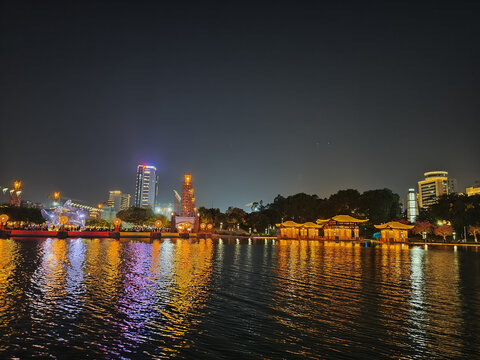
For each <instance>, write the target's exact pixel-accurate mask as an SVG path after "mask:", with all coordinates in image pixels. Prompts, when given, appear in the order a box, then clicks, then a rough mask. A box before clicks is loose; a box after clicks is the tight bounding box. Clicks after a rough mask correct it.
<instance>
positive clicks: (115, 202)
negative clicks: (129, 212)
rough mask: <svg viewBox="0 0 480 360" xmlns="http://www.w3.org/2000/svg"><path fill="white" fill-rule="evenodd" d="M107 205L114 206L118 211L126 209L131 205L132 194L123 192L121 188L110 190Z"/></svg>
mask: <svg viewBox="0 0 480 360" xmlns="http://www.w3.org/2000/svg"><path fill="white" fill-rule="evenodd" d="M107 205H108V206H109V207H113V209H114V210H115V212H116V213H117V212H119V211H120V210H126V209H128V208H129V207H130V194H123V193H122V192H121V191H120V190H110V192H109V194H108V201H107Z"/></svg>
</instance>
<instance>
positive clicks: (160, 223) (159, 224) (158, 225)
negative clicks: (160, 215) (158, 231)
mask: <svg viewBox="0 0 480 360" xmlns="http://www.w3.org/2000/svg"><path fill="white" fill-rule="evenodd" d="M162 224H163V223H162V220H157V221H155V226H156V227H157V228H159V227H162Z"/></svg>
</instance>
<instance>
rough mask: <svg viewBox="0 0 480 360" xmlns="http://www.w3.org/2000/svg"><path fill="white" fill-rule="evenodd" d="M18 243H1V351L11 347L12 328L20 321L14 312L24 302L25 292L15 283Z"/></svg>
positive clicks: (7, 241)
mask: <svg viewBox="0 0 480 360" xmlns="http://www.w3.org/2000/svg"><path fill="white" fill-rule="evenodd" d="M18 247H19V245H18V243H17V242H16V241H13V240H5V239H2V240H1V241H0V284H2V286H0V310H1V314H0V315H1V317H0V319H1V320H0V351H4V350H7V349H8V348H9V347H10V345H9V343H10V341H9V340H10V339H9V338H10V336H11V335H12V333H13V329H14V327H13V326H12V325H13V324H14V323H15V322H17V321H18V319H17V317H16V314H15V313H14V312H13V310H14V309H15V306H16V304H18V303H20V302H21V301H22V295H23V291H22V290H21V288H20V287H19V286H11V285H16V284H14V283H13V281H15V280H14V274H15V269H16V268H17V263H18Z"/></svg>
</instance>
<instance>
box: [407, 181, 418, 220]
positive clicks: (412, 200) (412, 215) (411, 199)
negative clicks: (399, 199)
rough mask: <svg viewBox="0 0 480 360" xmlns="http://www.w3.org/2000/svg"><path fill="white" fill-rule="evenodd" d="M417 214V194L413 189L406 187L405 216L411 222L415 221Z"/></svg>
mask: <svg viewBox="0 0 480 360" xmlns="http://www.w3.org/2000/svg"><path fill="white" fill-rule="evenodd" d="M417 216H418V204H417V194H415V189H408V194H407V218H408V221H410V222H411V223H413V222H415V220H416V219H417Z"/></svg>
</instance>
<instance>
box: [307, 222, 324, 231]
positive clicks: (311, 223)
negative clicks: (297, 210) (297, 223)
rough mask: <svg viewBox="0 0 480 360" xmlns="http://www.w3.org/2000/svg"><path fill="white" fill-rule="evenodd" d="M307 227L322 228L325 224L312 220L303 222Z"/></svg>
mask: <svg viewBox="0 0 480 360" xmlns="http://www.w3.org/2000/svg"><path fill="white" fill-rule="evenodd" d="M302 225H303V226H304V227H306V228H314V229H320V228H321V227H322V226H323V225H317V224H315V223H313V222H311V221H309V222H306V223H305V224H302Z"/></svg>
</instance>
